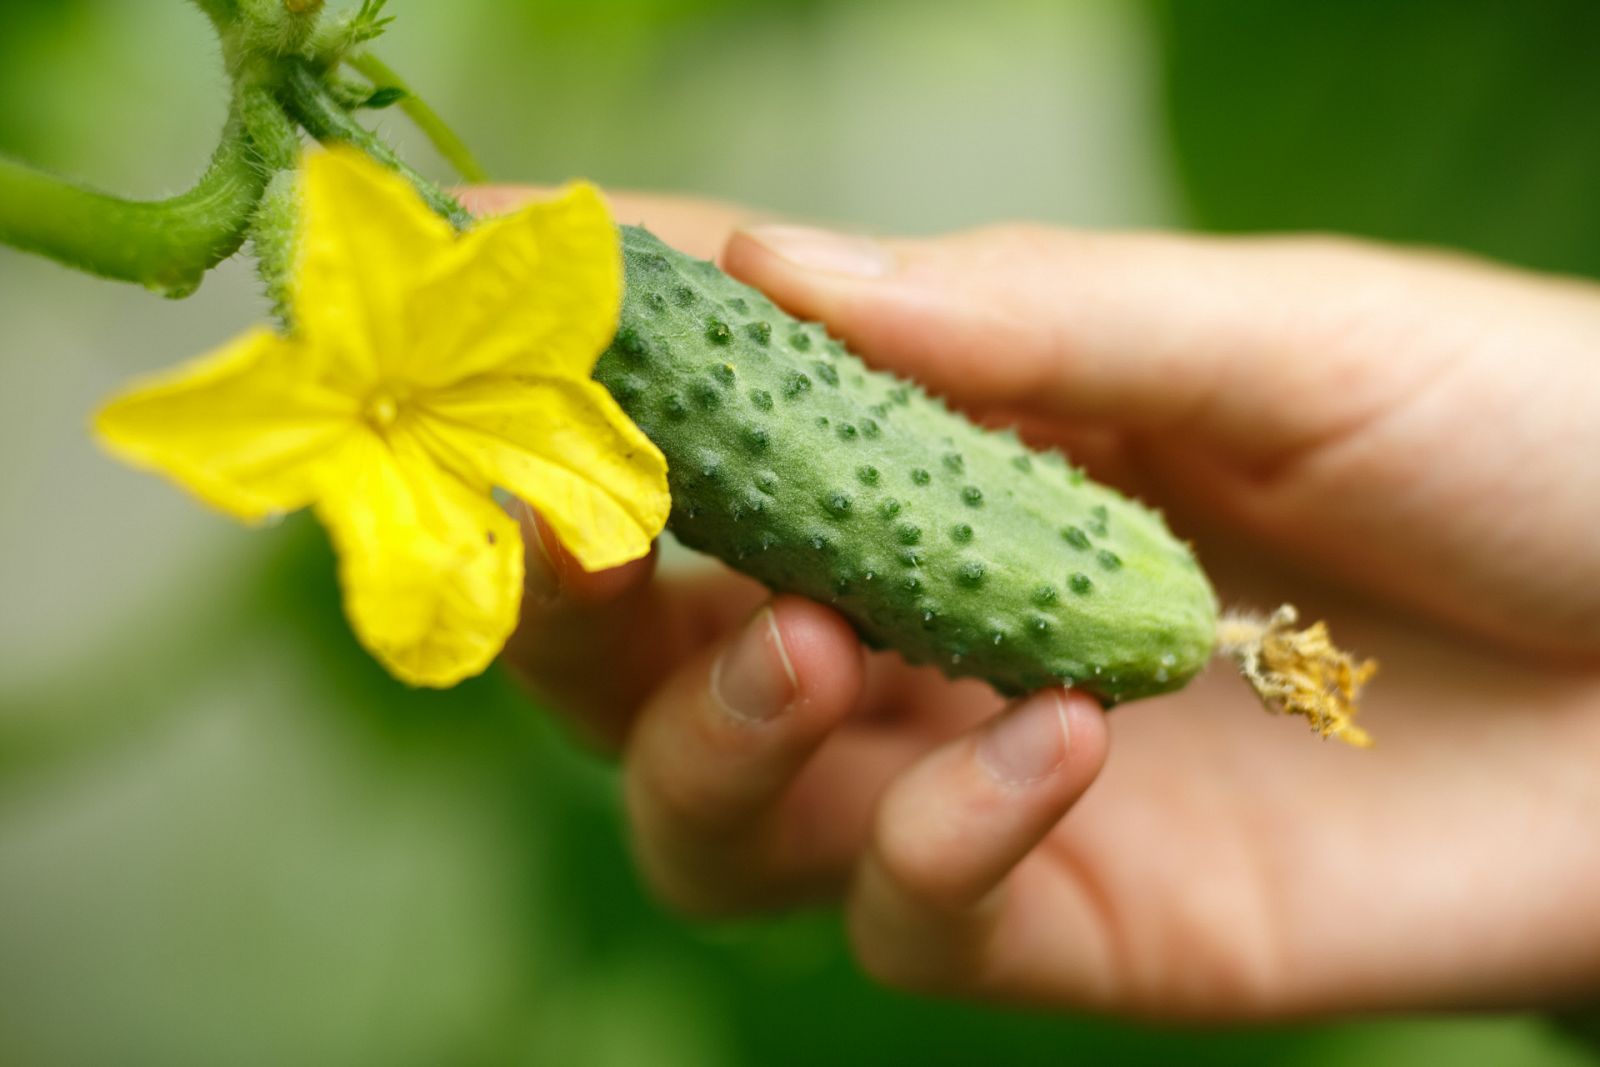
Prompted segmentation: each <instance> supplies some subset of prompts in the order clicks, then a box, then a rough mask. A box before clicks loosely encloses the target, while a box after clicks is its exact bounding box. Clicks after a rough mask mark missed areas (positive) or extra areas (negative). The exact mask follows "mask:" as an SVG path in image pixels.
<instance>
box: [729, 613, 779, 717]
mask: <svg viewBox="0 0 1600 1067" xmlns="http://www.w3.org/2000/svg"><path fill="white" fill-rule="evenodd" d="M798 689H799V682H798V681H797V680H796V679H795V675H794V665H793V664H791V663H790V662H789V652H788V650H787V649H785V648H784V647H783V635H782V634H780V633H779V632H778V620H777V617H776V616H775V615H773V614H772V609H771V608H762V609H761V610H760V611H759V612H757V613H756V617H755V618H753V619H751V620H750V622H749V623H748V624H747V625H746V626H745V628H744V631H743V632H742V633H740V634H739V636H738V637H737V638H736V639H735V640H734V642H733V644H731V645H729V646H728V648H727V649H726V650H725V651H724V652H723V653H722V655H721V656H720V657H719V658H718V659H717V662H716V665H715V666H713V667H712V668H711V696H712V698H713V699H714V700H716V702H717V703H718V704H719V705H721V707H722V709H723V710H724V711H726V712H727V713H728V714H729V715H732V716H733V717H734V718H736V719H743V720H744V721H746V722H765V721H766V720H768V719H771V718H774V717H775V716H777V715H778V714H780V713H781V712H782V711H783V710H784V709H785V708H787V707H788V706H789V702H790V701H791V700H793V699H794V695H795V692H796V691H797V690H798Z"/></svg>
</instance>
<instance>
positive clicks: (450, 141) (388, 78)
mask: <svg viewBox="0 0 1600 1067" xmlns="http://www.w3.org/2000/svg"><path fill="white" fill-rule="evenodd" d="M345 62H347V63H349V64H350V66H351V67H353V68H355V69H356V70H357V71H359V72H360V73H361V74H362V75H363V76H365V77H366V78H367V79H368V80H369V81H371V82H372V86H373V88H375V89H399V90H400V91H401V92H403V93H405V94H406V95H405V96H404V97H403V98H402V99H401V101H400V110H401V111H404V112H405V113H406V117H407V118H409V119H410V120H411V121H412V122H414V123H416V126H417V129H419V130H421V131H422V133H423V135H424V136H425V137H427V138H428V141H429V143H431V144H432V145H433V147H434V148H435V149H437V150H438V152H439V155H441V156H443V157H444V160H445V162H447V163H449V164H450V165H451V166H452V167H454V168H455V169H456V173H457V174H459V175H461V177H462V180H464V181H469V182H486V181H488V180H489V175H488V173H487V172H485V171H484V169H483V165H482V164H481V163H479V162H478V160H477V157H475V156H474V155H473V154H472V150H471V149H470V148H468V147H467V145H466V142H465V141H463V140H462V139H461V138H460V137H458V136H457V135H456V132H455V131H454V130H452V129H451V128H450V126H449V124H447V123H446V122H445V121H444V119H443V118H441V117H440V116H439V113H438V112H437V111H435V110H433V108H432V107H430V106H428V102H427V101H426V100H424V99H422V97H420V96H418V95H416V94H415V93H413V92H412V91H411V87H410V86H409V85H407V84H406V83H405V80H404V79H402V78H401V77H400V75H399V74H397V73H395V70H394V68H393V67H391V66H389V64H387V63H385V62H384V61H383V60H381V59H379V58H378V57H377V56H375V55H373V54H372V53H371V52H363V53H361V54H360V55H356V56H350V57H349V58H348V59H346V60H345Z"/></svg>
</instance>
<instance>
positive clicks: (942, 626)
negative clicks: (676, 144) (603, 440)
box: [595, 227, 1217, 702]
mask: <svg viewBox="0 0 1600 1067" xmlns="http://www.w3.org/2000/svg"><path fill="white" fill-rule="evenodd" d="M623 255H624V260H625V262H626V265H627V287H626V297H625V299H624V303H623V309H622V320H621V324H620V327H619V329H618V331H617V336H616V339H615V341H614V342H613V343H612V345H611V347H610V349H609V350H608V351H607V352H606V353H605V355H604V356H602V357H601V359H600V362H599V365H598V366H597V367H596V370H595V377H596V378H597V379H598V380H599V381H600V382H601V383H602V384H604V385H605V386H606V387H607V388H608V389H609V390H610V391H611V393H612V394H613V395H614V396H615V397H616V398H617V400H618V402H619V403H621V405H622V406H623V408H624V409H625V410H626V411H627V412H628V414H629V416H630V417H632V419H633V420H634V421H635V422H636V423H637V424H638V425H639V427H640V429H642V430H643V431H644V432H645V433H646V434H647V435H649V437H650V438H651V440H653V441H655V443H656V444H657V446H659V447H660V449H661V451H662V452H663V453H664V454H665V455H666V457H667V464H668V467H669V474H668V480H669V482H670V485H671V488H672V518H671V521H670V526H671V529H672V531H673V532H674V533H675V534H676V535H677V537H678V539H679V540H680V541H682V542H683V543H684V544H686V545H688V546H690V547H692V548H696V549H700V550H703V551H705V552H709V553H711V554H712V555H715V556H717V557H719V558H720V559H722V560H724V561H725V562H727V563H728V564H729V565H731V566H733V567H735V568H737V569H738V570H741V571H743V572H745V573H746V574H749V575H751V576H753V577H755V578H757V579H759V580H760V581H761V582H763V583H765V584H766V585H768V586H770V587H771V588H773V589H775V590H779V591H785V592H794V593H799V594H801V595H802V596H806V597H810V598H812V599H814V600H819V601H822V602H823V603H828V604H832V605H833V606H834V607H835V608H837V609H838V610H839V611H840V612H841V613H843V614H844V615H845V616H846V617H847V618H849V619H850V621H851V622H852V623H853V624H854V625H855V627H856V629H857V630H858V631H859V632H860V634H861V636H862V637H863V638H864V639H865V640H866V642H867V643H868V644H870V645H873V646H874V647H887V648H893V649H896V650H898V651H899V652H900V653H901V655H903V656H904V657H905V658H906V659H907V660H909V661H910V662H912V663H935V664H938V665H939V666H940V667H941V668H943V669H944V671H945V672H946V673H947V674H950V675H952V676H960V675H971V676H975V677H978V678H982V679H985V680H986V681H988V682H990V683H991V684H992V685H994V687H995V688H996V689H998V690H1000V691H1001V692H1002V693H1006V694H1015V693H1020V692H1024V691H1027V690H1031V689H1036V688H1039V687H1041V686H1046V685H1051V684H1066V685H1072V686H1076V687H1078V688H1081V689H1083V690H1086V691H1088V692H1090V693H1093V694H1094V695H1095V696H1097V697H1099V698H1101V699H1102V700H1104V701H1107V702H1117V701H1124V700H1131V699H1135V698H1137V697H1143V696H1150V695H1152V694H1155V693H1161V692H1165V691H1168V690H1172V689H1176V688H1178V687H1180V686H1182V685H1183V684H1184V683H1185V682H1186V681H1187V680H1188V679H1189V678H1191V677H1192V676H1193V675H1194V674H1195V673H1196V672H1198V671H1199V670H1200V669H1201V667H1202V666H1204V665H1205V663H1206V660H1207V659H1208V658H1209V657H1210V655H1211V650H1212V644H1213V641H1214V631H1215V627H1216V619H1217V604H1216V598H1215V595H1214V594H1213V593H1212V590H1211V586H1210V584H1209V583H1208V582H1207V580H1206V577H1205V575H1204V574H1203V573H1202V572H1201V570H1200V568H1199V566H1198V565H1197V564H1196V562H1195V559H1194V556H1193V554H1192V553H1191V552H1190V551H1189V549H1188V547H1187V546H1186V545H1184V544H1183V543H1182V542H1180V541H1178V540H1176V539H1175V538H1174V537H1173V536H1172V534H1171V533H1170V532H1169V531H1168V530H1167V528H1166V526H1165V524H1164V523H1163V522H1162V520H1161V518H1160V517H1159V516H1158V515H1156V514H1154V513H1152V512H1151V511H1149V510H1147V509H1145V508H1144V507H1141V506H1140V505H1138V504H1136V503H1134V502H1132V501H1130V500H1128V499H1126V498H1124V497H1122V496H1121V495H1119V494H1118V493H1116V492H1115V491H1113V490H1111V489H1107V488H1105V487H1104V486H1100V485H1096V484H1095V483H1093V482H1091V481H1088V480H1087V479H1085V478H1084V476H1083V473H1082V472H1081V471H1079V470H1076V469H1074V468H1072V467H1070V466H1069V465H1068V464H1067V463H1066V462H1065V461H1064V460H1063V459H1062V457H1061V456H1060V455H1059V454H1057V453H1039V452H1034V451H1031V450H1029V449H1028V448H1027V447H1025V446H1024V445H1023V444H1022V443H1021V442H1020V441H1018V440H1017V438H1016V436H1015V435H1014V434H1011V433H998V432H993V431H988V430H983V429H980V428H978V427H976V426H974V425H973V424H972V423H971V422H969V421H967V420H966V419H965V418H963V417H962V416H960V415H957V414H955V413H954V412H951V411H950V410H949V409H948V408H946V407H945V406H944V405H943V404H942V403H940V402H939V401H937V400H935V399H933V398H931V397H929V396H927V395H926V394H925V393H923V392H922V391H921V390H920V389H918V388H917V387H916V386H915V385H912V384H911V383H909V382H906V381H903V380H901V379H899V378H896V377H894V376H893V375H890V374H885V373H882V372H879V371H872V370H869V369H867V367H866V366H865V365H864V364H863V363H862V362H861V361H860V360H859V359H857V358H856V357H855V356H853V355H851V354H850V353H849V352H847V351H846V350H845V348H844V346H843V345H841V344H840V343H839V342H838V341H835V340H832V339H830V338H829V337H828V335H827V333H826V332H825V331H824V330H823V328H822V327H821V326H818V325H816V324H814V323H803V322H800V321H798V320H796V319H794V318H792V317H791V316H789V315H788V314H786V313H785V312H783V311H782V310H780V309H779V308H777V307H776V306H775V305H774V304H773V303H772V302H771V301H769V300H767V299H766V298H765V297H763V296H762V295H761V294H760V293H759V292H757V291H756V290H754V289H752V288H750V287H749V286H746V285H742V284H740V283H739V282H736V281H734V280H733V279H731V278H729V277H728V276H727V275H725V274H723V273H722V272H721V271H720V270H718V269H717V268H716V266H715V265H713V264H711V263H708V262H705V261H703V260H697V259H693V258H691V257H688V256H685V255H683V254H681V253H679V252H677V251H674V250H673V249H671V248H669V247H667V246H666V245H664V244H662V243H661V242H660V241H658V240H657V239H656V238H655V237H653V236H652V235H651V234H649V233H647V232H646V231H644V230H641V229H637V228H634V227H624V228H623Z"/></svg>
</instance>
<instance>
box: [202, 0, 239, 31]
mask: <svg viewBox="0 0 1600 1067" xmlns="http://www.w3.org/2000/svg"><path fill="white" fill-rule="evenodd" d="M193 3H194V6H195V7H197V8H199V9H200V10H201V11H202V12H203V13H204V14H205V16H206V18H208V19H210V20H211V25H212V26H213V27H214V28H215V29H216V31H217V36H218V37H221V36H222V35H223V34H224V33H226V32H227V30H228V28H229V27H230V26H232V25H233V20H234V19H236V18H238V17H239V2H238V0H193Z"/></svg>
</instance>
